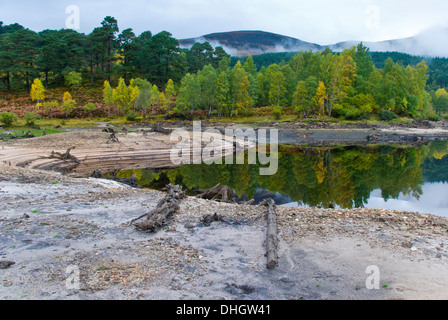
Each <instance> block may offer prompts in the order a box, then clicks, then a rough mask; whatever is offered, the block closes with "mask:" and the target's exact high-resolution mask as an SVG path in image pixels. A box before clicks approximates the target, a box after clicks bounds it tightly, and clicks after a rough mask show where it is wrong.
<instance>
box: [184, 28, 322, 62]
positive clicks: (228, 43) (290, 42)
mask: <svg viewBox="0 0 448 320" xmlns="http://www.w3.org/2000/svg"><path fill="white" fill-rule="evenodd" d="M206 41H207V42H209V43H210V44H211V45H212V46H213V47H218V46H221V47H223V48H224V49H225V50H226V52H227V53H229V54H231V55H233V56H248V55H256V54H263V53H270V52H288V51H310V50H311V51H322V50H324V48H323V47H322V46H320V45H318V44H315V43H309V42H305V41H302V40H299V39H295V38H291V37H287V36H283V35H279V34H275V33H270V32H264V31H234V32H222V33H213V34H208V35H205V36H202V37H199V38H192V39H183V40H180V44H181V46H182V47H184V48H190V47H192V46H193V45H194V44H195V43H197V42H201V43H203V42H206Z"/></svg>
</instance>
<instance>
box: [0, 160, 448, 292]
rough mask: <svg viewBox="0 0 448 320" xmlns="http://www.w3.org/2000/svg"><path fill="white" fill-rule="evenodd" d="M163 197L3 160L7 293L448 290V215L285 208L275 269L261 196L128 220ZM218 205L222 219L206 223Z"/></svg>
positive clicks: (3, 288)
mask: <svg viewBox="0 0 448 320" xmlns="http://www.w3.org/2000/svg"><path fill="white" fill-rule="evenodd" d="M162 197H163V193H160V192H155V191H151V190H136V189H130V188H127V187H124V186H122V185H119V184H117V183H113V182H110V181H103V180H93V179H74V178H69V177H64V176H62V175H59V174H57V173H52V172H41V171H37V170H31V169H22V168H15V167H9V166H6V165H4V164H1V165H0V199H1V202H0V261H14V262H15V264H13V265H11V266H10V267H8V268H6V269H0V299H3V300H13V299H39V300H55V299H60V300H64V299H66V300H67V299H69V300H72V299H83V300H96V299H108V300H117V299H142V300H154V299H166V300H178V299H195V300H196V299H197V300H200V299H206V300H209V299H211V300H218V299H226V300H235V299H241V300H266V299H268V300H271V299H272V300H277V299H278V300H298V299H305V300H318V299H448V272H447V271H448V232H447V230H448V221H447V219H444V218H439V217H435V216H431V215H418V214H413V213H403V212H395V211H393V212H392V211H384V210H367V209H357V210H325V209H316V208H309V209H301V208H278V213H279V218H278V223H279V237H280V249H279V256H280V257H279V267H278V268H277V269H275V270H267V268H266V257H265V252H266V250H265V240H266V217H265V213H266V208H265V207H258V206H241V205H233V204H222V203H217V202H210V201H206V200H200V199H196V198H187V199H185V200H184V201H183V202H182V205H181V208H180V210H179V212H178V213H177V214H176V215H175V216H174V217H173V218H172V219H171V220H170V221H169V223H168V224H167V225H166V226H165V227H164V228H163V230H162V231H160V232H159V233H157V234H148V233H144V232H138V231H137V230H135V228H134V227H132V226H131V227H129V225H128V222H129V221H131V220H132V219H134V218H136V217H138V216H140V215H141V214H143V213H145V212H148V211H150V210H151V209H153V208H154V207H155V206H156V203H157V202H158V200H160V199H161V198H162ZM215 213H217V214H220V215H222V216H223V217H224V221H223V222H214V223H212V224H211V225H210V226H207V225H204V224H203V223H202V222H201V221H202V218H203V217H204V216H205V215H208V214H215ZM369 266H377V267H378V268H379V270H380V284H381V287H380V289H379V290H369V289H367V288H366V280H367V278H368V277H369V276H370V275H371V274H367V273H366V270H367V268H368V267H369ZM76 270H79V280H80V282H79V285H80V286H79V288H76V287H75V288H73V286H72V284H74V282H70V281H68V282H67V280H70V279H71V276H75V275H76V273H73V271H76ZM67 285H68V286H67Z"/></svg>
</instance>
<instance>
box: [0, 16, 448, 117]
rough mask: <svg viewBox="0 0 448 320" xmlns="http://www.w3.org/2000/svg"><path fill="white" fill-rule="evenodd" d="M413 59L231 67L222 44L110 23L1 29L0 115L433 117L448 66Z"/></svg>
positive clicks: (256, 60) (439, 111)
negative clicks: (89, 27) (184, 41)
mask: <svg viewBox="0 0 448 320" xmlns="http://www.w3.org/2000/svg"><path fill="white" fill-rule="evenodd" d="M279 57H282V60H281V61H278V60H276V59H278V58H279ZM263 59H264V60H263ZM405 59H408V60H409V61H408V62H406V61H404V60H405ZM413 59H415V58H413V57H411V56H407V55H384V56H381V55H378V54H372V53H369V50H368V49H367V48H366V47H364V46H363V45H359V46H358V47H353V48H351V49H348V50H344V51H343V52H342V53H335V52H332V51H331V50H326V51H324V52H318V53H313V52H311V51H309V52H299V53H296V54H291V53H289V54H283V55H273V54H269V55H263V56H255V57H252V56H250V57H248V58H247V59H244V60H234V63H233V64H232V61H231V58H230V56H229V55H228V54H227V53H226V52H225V51H224V50H223V49H222V48H221V47H217V48H215V49H214V48H213V47H212V46H211V45H210V44H209V43H207V42H205V43H196V44H195V45H194V46H193V47H192V48H191V49H181V48H180V46H179V41H178V40H177V39H175V38H173V37H172V35H171V34H170V33H169V32H166V31H163V32H161V33H158V34H155V35H153V34H152V33H151V32H150V31H146V32H143V33H142V34H141V35H139V36H136V35H135V33H134V32H133V30H132V29H125V30H123V31H121V32H120V30H119V28H118V22H117V20H116V19H114V18H112V17H106V18H105V19H104V21H103V22H102V23H101V26H100V27H98V28H95V29H94V30H93V31H92V32H91V33H90V34H88V35H85V34H81V33H78V32H76V31H74V30H45V31H42V32H39V33H36V32H34V31H32V30H29V29H26V28H24V27H23V26H20V25H18V24H13V25H7V26H3V23H0V76H1V88H0V89H1V90H2V92H3V95H4V98H3V105H2V106H1V105H0V108H1V110H0V111H1V112H4V111H13V112H15V113H17V114H19V115H21V116H22V115H24V113H25V111H28V112H29V111H33V112H35V113H38V114H40V115H41V116H45V117H67V118H68V117H73V116H77V117H83V116H84V117H86V116H90V117H91V116H93V115H96V116H110V117H113V116H120V115H126V116H127V117H128V119H131V120H135V119H137V118H139V117H143V118H146V117H147V116H153V115H165V116H166V117H167V118H173V117H181V118H185V117H188V118H190V117H191V116H194V115H197V114H200V115H202V116H216V117H221V116H233V117H236V116H250V115H252V114H254V113H255V114H260V113H263V112H265V113H266V112H267V113H268V114H269V116H271V117H273V118H275V119H280V118H281V117H282V116H283V115H284V114H286V113H288V114H295V115H296V116H297V117H299V118H315V117H335V118H343V119H349V120H359V119H368V118H371V117H376V118H379V119H381V120H391V119H394V118H396V117H397V116H405V117H412V118H429V119H437V118H438V117H439V116H440V115H444V114H445V113H446V112H448V93H447V91H446V90H445V89H444V87H445V83H446V78H445V77H444V73H445V70H446V69H445V62H446V61H444V59H432V60H431V61H430V62H429V64H430V66H431V65H432V66H434V68H433V69H431V67H428V64H427V62H426V61H424V60H423V59H422V60H420V61H418V60H413ZM86 96H87V98H86ZM0 121H1V119H0Z"/></svg>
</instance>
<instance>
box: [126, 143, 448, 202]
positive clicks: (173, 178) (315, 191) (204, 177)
mask: <svg viewBox="0 0 448 320" xmlns="http://www.w3.org/2000/svg"><path fill="white" fill-rule="evenodd" d="M447 154H448V143H447V142H446V141H441V142H432V143H430V144H428V145H423V146H419V147H415V146H408V147H406V146H391V145H386V146H369V147H362V146H341V147H319V148H314V147H297V146H281V147H280V150H279V169H278V172H277V174H275V175H274V176H260V175H259V172H260V171H259V168H260V165H247V164H245V165H206V164H202V165H187V166H183V167H180V168H177V169H172V170H166V171H161V172H155V171H153V170H149V169H146V170H128V171H122V172H120V173H119V176H122V177H130V176H131V175H132V174H133V173H135V174H136V175H137V177H138V179H139V182H140V184H141V185H142V186H143V187H147V188H154V189H161V188H163V187H164V186H165V185H167V184H168V183H172V184H181V185H182V186H184V187H185V188H186V189H188V190H194V189H209V188H212V187H214V186H215V185H216V184H218V183H220V184H222V185H227V186H229V187H231V188H233V189H234V190H235V191H236V193H237V194H238V196H240V197H247V198H248V199H252V198H254V197H256V195H257V192H258V194H259V193H260V191H264V192H265V191H266V190H269V191H270V192H272V193H279V194H281V195H283V196H285V197H286V198H287V199H290V200H292V201H293V202H297V203H298V204H299V206H305V205H306V206H322V207H329V206H330V204H334V205H337V206H339V207H342V208H346V209H350V208H354V207H363V206H364V205H365V204H367V201H368V199H369V198H370V195H371V193H372V191H374V190H381V194H382V197H383V198H384V200H386V201H387V200H389V199H397V198H398V197H399V196H400V195H405V196H406V195H411V196H412V197H414V198H416V199H419V198H420V196H421V195H422V186H423V184H424V183H425V181H430V182H448V157H447V156H446V155H447Z"/></svg>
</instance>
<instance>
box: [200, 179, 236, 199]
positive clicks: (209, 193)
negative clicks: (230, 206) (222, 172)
mask: <svg viewBox="0 0 448 320" xmlns="http://www.w3.org/2000/svg"><path fill="white" fill-rule="evenodd" d="M198 192H199V194H198V195H196V198H200V199H205V200H213V201H218V202H227V203H235V202H236V201H235V191H233V190H232V189H231V188H229V187H227V186H222V185H220V184H218V185H216V186H214V187H213V188H211V189H209V190H198Z"/></svg>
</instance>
